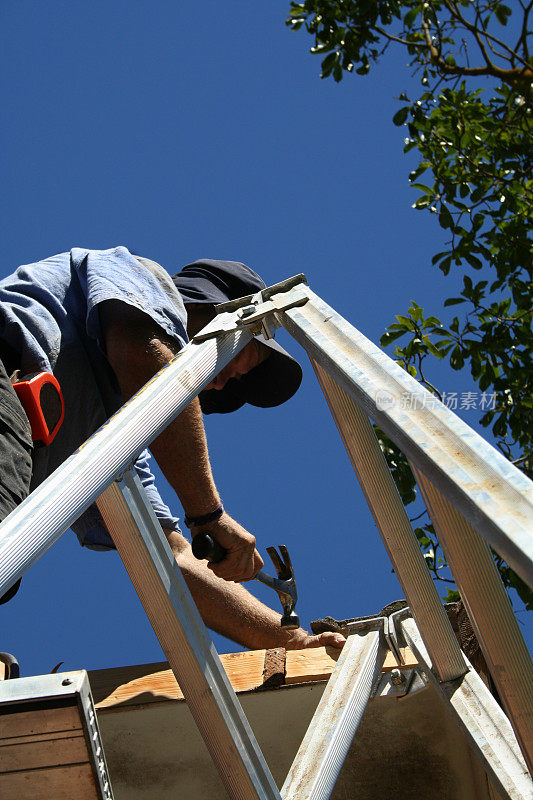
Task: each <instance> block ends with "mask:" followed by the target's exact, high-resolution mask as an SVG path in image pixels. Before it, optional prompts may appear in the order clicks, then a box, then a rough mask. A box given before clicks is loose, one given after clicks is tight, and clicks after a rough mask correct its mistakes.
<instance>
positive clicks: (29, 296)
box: [0, 247, 187, 548]
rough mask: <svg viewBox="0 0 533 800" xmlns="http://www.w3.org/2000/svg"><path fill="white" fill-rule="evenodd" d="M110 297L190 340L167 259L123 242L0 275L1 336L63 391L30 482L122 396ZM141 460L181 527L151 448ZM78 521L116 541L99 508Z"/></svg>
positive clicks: (87, 537)
mask: <svg viewBox="0 0 533 800" xmlns="http://www.w3.org/2000/svg"><path fill="white" fill-rule="evenodd" d="M106 300H119V301H121V302H123V303H127V304H129V305H131V306H133V307H135V308H137V309H138V310H139V311H142V312H144V313H145V314H147V315H148V316H149V317H150V318H151V319H153V320H154V322H156V323H157V324H158V325H159V326H160V327H161V328H163V330H165V331H166V333H168V334H169V335H170V336H171V337H172V338H173V339H175V340H176V342H177V343H178V344H179V346H183V345H184V344H185V343H186V342H187V333H186V319H187V315H186V311H185V307H184V305H183V301H182V299H181V297H180V295H179V293H178V292H177V290H176V288H175V286H174V284H173V283H172V280H171V279H170V277H169V276H168V274H167V273H166V272H165V270H163V269H162V267H160V266H159V265H157V264H155V263H154V262H147V261H146V260H145V259H142V263H141V261H139V260H138V259H137V258H135V257H134V256H133V255H132V254H131V253H130V252H129V251H128V250H127V249H126V248H125V247H117V248H114V249H111V250H87V249H83V248H74V249H73V250H71V251H70V253H61V254H59V255H55V256H51V257H50V258H47V259H45V260H44V261H39V262H36V263H34V264H27V265H25V266H22V267H19V269H18V270H17V271H16V272H15V273H14V274H13V275H11V276H9V277H8V278H5V279H3V280H2V281H0V339H2V340H3V341H4V342H6V343H7V344H8V345H10V346H11V347H12V348H13V350H14V351H15V352H16V353H17V354H19V356H20V363H19V366H20V369H21V375H22V376H24V375H27V374H30V373H32V372H40V371H47V372H53V373H54V375H55V376H56V378H57V379H58V381H59V383H60V385H61V389H62V392H63V396H64V399H65V420H64V422H63V425H62V427H61V428H60V430H59V432H58V434H57V436H56V438H55V439H54V441H53V442H52V444H51V445H49V446H48V447H46V448H41V449H39V450H36V451H35V454H34V473H33V479H32V488H34V487H35V486H37V485H38V484H39V483H40V482H41V481H42V480H44V478H45V477H47V476H48V475H49V474H50V473H51V472H52V471H53V470H54V469H56V467H58V466H59V464H61V463H62V462H63V461H64V460H65V459H66V458H67V457H68V456H70V455H71V454H72V453H73V452H74V451H75V450H76V449H77V448H78V447H79V446H80V445H81V444H82V443H83V442H84V441H85V440H86V439H87V438H88V437H89V436H90V435H91V434H92V433H94V431H95V430H97V429H98V428H99V427H100V425H102V424H103V423H104V422H105V421H106V420H107V419H108V418H109V417H110V416H111V414H113V413H114V412H115V411H117V409H118V408H119V407H120V406H121V405H122V403H123V398H122V395H121V393H120V389H119V386H118V383H117V380H116V377H115V374H114V372H113V370H112V368H111V366H110V364H109V361H108V359H107V357H106V355H105V349H104V343H103V335H102V330H101V328H100V317H99V313H98V306H99V305H100V303H102V302H104V301H106ZM136 467H137V470H138V472H139V475H140V477H141V480H142V481H143V483H144V485H145V488H146V489H147V491H148V493H149V496H150V500H151V502H152V505H153V506H154V510H155V511H156V514H157V516H158V518H159V520H160V521H161V523H162V524H163V525H165V526H166V527H174V528H177V519H176V518H175V517H174V516H172V514H171V513H170V510H169V509H168V507H167V506H165V504H164V503H163V501H162V500H161V498H160V496H159V493H158V492H157V489H156V488H155V485H154V479H153V476H152V474H151V472H150V469H149V466H148V454H147V453H146V451H145V452H144V453H142V454H140V460H139V461H138V463H137V464H136ZM76 528H77V531H76V532H77V533H78V536H79V538H80V541H81V542H82V544H85V545H87V546H96V547H104V548H105V547H110V546H113V545H112V542H111V540H110V538H109V535H108V534H107V532H106V531H105V530H104V529H103V528H102V525H101V518H100V517H99V514H98V513H97V512H96V511H95V510H94V509H91V510H90V511H89V513H88V514H87V515H85V519H84V520H83V519H82V520H80V521H79V523H77V525H76Z"/></svg>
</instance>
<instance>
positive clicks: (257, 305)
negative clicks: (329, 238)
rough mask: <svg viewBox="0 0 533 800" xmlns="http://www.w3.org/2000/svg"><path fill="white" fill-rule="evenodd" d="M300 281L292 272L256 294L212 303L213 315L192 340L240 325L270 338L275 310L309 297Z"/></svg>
mask: <svg viewBox="0 0 533 800" xmlns="http://www.w3.org/2000/svg"><path fill="white" fill-rule="evenodd" d="M304 282H305V276H304V275H296V276H295V277H294V278H288V279H287V281H282V283H279V284H275V285H274V286H269V287H267V288H266V289H263V290H262V291H260V292H257V294H254V295H249V296H248V297H241V298H239V299H238V300H232V301H231V302H229V303H221V304H220V305H219V306H216V311H217V316H216V317H215V318H214V319H213V320H212V321H211V322H210V323H209V324H208V325H206V326H205V328H202V330H201V331H199V332H198V333H197V334H196V336H195V337H194V338H193V340H192V341H193V342H198V343H199V342H205V341H206V340H207V339H214V338H216V337H217V336H220V335H221V334H223V333H230V332H231V331H235V330H242V328H249V329H250V331H251V332H252V333H254V334H259V333H262V334H263V335H264V336H265V338H266V339H272V338H273V336H274V334H273V331H274V330H275V329H276V328H278V327H279V326H280V323H279V322H278V321H277V320H276V319H275V317H274V314H275V312H277V311H287V310H288V309H290V308H297V307H298V306H303V305H305V303H307V302H308V300H309V297H308V295H307V294H306V293H305V292H304V291H303V285H304Z"/></svg>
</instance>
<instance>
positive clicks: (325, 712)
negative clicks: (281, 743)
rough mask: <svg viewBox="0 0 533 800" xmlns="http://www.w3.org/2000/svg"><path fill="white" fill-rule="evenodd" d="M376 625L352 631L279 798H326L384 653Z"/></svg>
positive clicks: (304, 799)
mask: <svg viewBox="0 0 533 800" xmlns="http://www.w3.org/2000/svg"><path fill="white" fill-rule="evenodd" d="M381 636H382V633H381V631H380V630H374V631H370V632H368V633H365V634H364V635H360V634H358V633H353V634H351V635H350V636H348V639H347V640H346V644H345V645H344V647H343V649H342V653H341V655H340V657H339V660H338V661H337V664H336V666H335V669H334V670H333V673H332V675H331V677H330V679H329V681H328V684H327V686H326V689H325V690H324V694H323V695H322V697H321V699H320V702H319V704H318V706H317V708H316V711H315V713H314V715H313V718H312V720H311V722H310V724H309V727H308V729H307V732H306V734H305V736H304V738H303V740H302V743H301V745H300V747H299V749H298V752H297V754H296V757H295V759H294V762H293V764H292V766H291V768H290V770H289V773H288V775H287V778H286V779H285V782H284V784H283V786H282V789H281V796H282V798H284V800H327V798H329V797H330V795H331V792H332V791H333V788H334V786H335V783H336V781H337V778H338V776H339V773H340V771H341V768H342V765H343V764H344V761H345V759H346V756H347V754H348V751H349V749H350V746H351V744H352V741H353V738H354V736H355V733H356V731H357V729H358V727H359V724H360V722H361V719H362V718H363V714H364V711H365V708H366V706H367V704H368V701H369V700H370V697H371V694H372V689H373V687H374V685H375V682H376V680H377V679H379V676H380V672H381V667H382V665H383V661H384V658H385V650H386V649H385V647H384V645H383V643H382V641H381Z"/></svg>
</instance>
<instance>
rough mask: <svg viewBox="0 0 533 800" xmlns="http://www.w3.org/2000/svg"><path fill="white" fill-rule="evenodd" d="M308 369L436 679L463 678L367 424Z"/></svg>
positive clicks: (328, 381)
mask: <svg viewBox="0 0 533 800" xmlns="http://www.w3.org/2000/svg"><path fill="white" fill-rule="evenodd" d="M311 363H312V365H313V368H314V369H315V372H316V374H317V378H318V380H319V383H320V385H321V387H322V390H323V392H324V394H325V396H326V400H327V402H328V405H329V407H330V410H331V413H332V415H333V418H334V420H335V423H336V425H337V428H338V430H339V433H340V435H341V438H342V440H343V442H344V446H345V447H346V450H347V452H348V455H349V457H350V461H351V462H352V466H353V468H354V471H355V473H356V475H357V478H358V480H359V483H360V484H361V488H362V490H363V493H364V495H365V497H366V500H367V502H368V505H369V506H370V510H371V512H372V515H373V517H374V520H375V523H376V526H377V528H378V530H379V532H380V534H381V538H382V539H383V544H384V545H385V548H386V550H387V552H388V554H389V557H390V559H391V562H392V565H393V567H394V571H395V573H396V577H397V578H398V580H399V582H400V585H401V587H402V589H403V592H404V594H405V597H406V598H407V602H408V604H409V607H410V608H411V610H412V612H413V615H414V617H415V619H416V620H417V624H418V627H419V629H420V630H421V631H423V636H424V642H425V645H426V647H427V649H428V651H429V653H430V654H431V658H432V661H433V664H434V665H435V668H436V670H437V672H438V674H439V677H440V678H441V680H450V679H451V678H457V677H458V676H459V675H463V674H464V672H465V665H464V659H463V656H462V653H461V649H460V647H459V643H458V641H457V639H456V637H455V634H454V632H453V630H452V626H451V624H450V622H449V620H448V616H447V614H446V611H445V610H444V608H443V605H442V601H441V599H440V597H439V594H438V592H437V589H436V587H435V584H434V582H433V579H432V577H431V574H430V572H429V570H428V568H427V565H426V563H425V560H424V556H423V555H422V551H421V550H420V545H419V544H418V541H417V539H416V536H415V534H414V532H413V529H412V526H411V523H410V522H409V518H408V516H407V512H406V510H405V508H404V506H403V503H402V501H401V499H400V496H399V494H398V490H397V488H396V485H395V483H394V480H393V478H392V475H391V474H390V471H389V468H388V466H387V462H386V461H385V457H384V455H383V453H382V452H381V448H380V446H379V443H378V440H377V437H376V434H375V433H374V429H373V428H372V425H371V423H370V420H369V419H368V417H367V416H366V414H365V413H364V411H362V410H361V409H360V408H359V406H358V405H357V403H355V402H354V400H353V399H352V398H351V397H350V396H349V395H347V394H346V392H345V391H344V389H342V388H341V387H340V386H339V385H338V384H337V383H336V382H335V381H334V380H333V378H332V377H331V376H330V375H329V374H328V373H327V372H326V370H325V369H323V368H322V367H321V366H320V365H319V364H317V363H316V362H315V361H313V360H311Z"/></svg>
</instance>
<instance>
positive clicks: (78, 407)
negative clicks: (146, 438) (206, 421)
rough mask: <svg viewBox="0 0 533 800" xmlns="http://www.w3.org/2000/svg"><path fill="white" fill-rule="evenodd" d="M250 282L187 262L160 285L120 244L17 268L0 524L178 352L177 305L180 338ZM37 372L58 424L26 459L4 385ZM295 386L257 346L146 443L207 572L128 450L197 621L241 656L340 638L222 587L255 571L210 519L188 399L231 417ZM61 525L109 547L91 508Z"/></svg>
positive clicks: (250, 548) (143, 462)
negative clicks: (61, 407) (210, 543)
mask: <svg viewBox="0 0 533 800" xmlns="http://www.w3.org/2000/svg"><path fill="white" fill-rule="evenodd" d="M263 286H264V284H263V282H262V281H261V279H260V278H259V276H257V275H256V274H255V273H254V272H252V270H249V269H248V268H247V267H245V266H244V265H242V264H236V263H235V262H216V261H204V262H197V263H196V264H192V265H189V266H188V267H186V268H185V269H184V270H183V271H182V272H181V273H180V274H178V275H176V276H174V283H173V282H172V281H171V279H170V278H169V276H168V275H167V273H166V272H165V271H164V270H163V268H162V267H160V266H159V265H158V264H156V263H155V262H152V261H149V260H147V259H144V258H139V257H135V256H133V255H132V254H131V253H130V252H129V251H128V250H127V249H126V248H124V247H118V248H114V249H112V250H105V251H94V250H86V249H82V248H75V249H73V250H71V251H70V253H62V254H59V255H57V256H52V257H51V258H48V259H45V260H44V261H40V262H38V263H35V264H30V265H27V266H24V267H20V268H19V269H18V270H17V271H16V272H15V273H14V275H12V276H10V277H8V278H5V279H4V280H2V281H0V357H1V361H2V365H3V369H1V365H0V401H1V402H2V409H1V410H0V448H1V453H0V463H1V465H2V475H1V480H0V519H3V518H4V517H5V516H6V515H7V514H8V513H9V512H10V511H11V510H12V509H13V508H14V507H15V506H16V505H18V503H20V502H21V501H22V500H23V499H24V497H25V496H26V495H27V493H28V491H30V490H31V489H33V488H34V487H35V486H37V485H38V484H39V483H40V482H41V481H42V480H44V478H45V477H47V475H49V474H50V473H51V472H52V471H53V470H54V469H55V468H56V467H57V466H58V465H59V464H60V463H62V462H63V461H64V460H65V459H66V458H67V457H68V456H69V455H70V454H71V453H72V452H74V450H75V449H76V448H77V447H79V446H80V445H81V444H82V443H83V442H84V441H85V440H86V439H87V438H88V436H90V435H91V434H92V433H94V431H95V430H96V429H97V428H98V427H99V426H100V425H102V424H103V423H104V422H105V421H106V419H108V418H109V416H110V415H111V414H113V413H114V412H115V411H116V410H117V409H118V408H119V407H120V406H121V405H122V403H123V402H125V401H126V400H128V399H129V398H130V397H131V396H132V395H133V394H134V393H135V392H136V391H138V390H139V389H140V388H141V387H142V386H143V385H144V384H145V383H146V382H147V381H148V380H149V379H150V378H151V377H152V376H153V375H154V374H155V373H156V372H157V371H158V370H159V369H161V368H162V367H163V366H165V364H167V363H168V362H169V361H170V359H171V358H173V356H174V355H175V354H176V353H177V352H179V350H180V349H181V348H182V347H183V346H184V345H185V343H186V342H187V338H188V335H187V330H186V328H187V314H186V311H185V306H184V301H185V303H187V307H188V308H189V311H190V315H189V321H188V325H189V333H190V334H191V335H193V334H194V333H195V332H196V331H197V330H199V329H200V328H201V327H203V324H204V323H205V321H207V318H209V317H212V316H213V315H214V305H215V303H217V302H223V301H224V300H228V299H233V298H235V297H239V296H243V295H245V294H250V293H251V292H255V291H257V290H258V289H260V288H262V287H263ZM176 287H177V289H179V292H178V291H177V289H176ZM41 371H45V372H52V373H53V374H54V375H55V377H56V378H57V379H58V381H59V383H60V385H61V388H62V391H63V395H64V399H65V409H66V410H65V420H64V422H63V425H62V426H61V428H60V429H59V432H58V433H57V435H56V437H55V439H54V440H53V441H52V442H51V444H49V445H48V446H47V447H46V448H38V449H37V448H36V449H34V450H32V449H31V437H30V431H29V428H28V421H27V418H26V416H25V413H24V410H23V409H22V407H21V405H20V403H19V402H18V399H17V397H16V395H15V394H14V392H13V390H12V387H11V382H10V376H12V375H14V374H18V375H19V376H21V377H23V376H25V375H27V374H30V373H35V372H41ZM273 377H274V378H275V380H273ZM300 380H301V370H300V367H299V365H298V364H297V363H296V362H295V361H294V360H293V359H291V358H290V356H289V355H288V354H287V353H285V351H283V349H282V348H280V347H279V346H278V345H277V344H274V343H270V342H269V343H266V342H264V341H260V340H259V338H258V339H257V340H254V341H253V342H251V343H250V344H249V345H248V346H247V347H246V348H244V350H243V351H242V352H241V353H240V354H239V355H238V356H236V358H235V359H234V360H233V361H232V362H231V364H229V365H228V366H227V367H226V368H225V369H224V370H222V372H221V374H220V375H219V376H217V377H216V378H215V379H214V380H213V381H212V383H211V384H210V385H209V387H207V390H206V391H205V393H202V397H201V401H198V399H195V400H194V401H192V402H191V403H190V404H189V406H188V407H187V408H186V409H185V410H184V411H183V412H182V413H181V414H180V415H179V416H178V417H177V418H176V420H174V422H172V423H171V424H170V425H169V426H168V427H167V428H166V430H165V431H164V432H163V433H162V434H161V435H160V436H159V437H158V438H157V439H156V440H155V441H154V442H153V443H152V445H151V450H152V452H153V454H154V456H155V458H156V459H157V461H158V463H159V465H160V467H161V469H162V471H163V473H164V474H165V476H166V478H167V480H168V481H169V483H170V485H171V486H172V487H173V489H174V490H175V492H176V494H177V495H178V497H179V499H180V501H181V504H182V507H183V509H184V512H185V520H186V522H187V524H188V525H189V527H190V528H191V532H192V535H193V536H194V535H195V534H196V533H198V532H199V531H200V530H201V531H207V532H209V533H210V535H211V536H212V537H213V538H214V539H215V540H216V541H218V542H219V544H221V545H222V546H223V547H224V549H225V550H226V551H227V556H226V558H225V559H224V560H223V561H222V562H220V563H219V564H216V565H215V564H212V565H210V569H208V568H207V567H206V565H205V564H204V563H200V562H197V561H196V560H195V559H194V558H193V557H192V554H191V551H190V546H189V544H188V543H187V542H186V540H185V539H184V538H183V537H182V536H181V533H180V532H179V526H178V521H177V519H176V518H175V517H174V516H173V515H172V513H171V512H170V510H169V509H168V507H167V506H165V504H164V503H163V502H162V500H161V498H160V496H159V494H158V492H157V489H156V488H155V484H154V480H153V476H152V475H151V472H150V469H149V466H148V454H147V453H143V454H141V456H140V458H139V460H138V462H137V464H136V467H137V470H138V472H139V475H140V477H141V480H142V482H143V484H144V486H145V488H146V490H147V492H148V495H149V497H150V501H151V503H152V505H153V507H154V510H155V513H156V515H157V516H158V518H159V521H160V523H161V525H162V527H163V529H164V531H165V534H166V535H167V538H168V540H169V543H170V545H171V547H172V550H173V552H174V554H175V557H176V559H177V561H178V563H179V565H180V567H181V569H182V571H183V573H184V576H185V578H186V580H187V582H188V584H189V587H190V589H191V591H192V594H193V596H194V598H195V600H196V602H197V605H198V607H199V610H200V613H201V614H202V616H203V617H204V620H205V621H206V624H207V625H209V627H212V628H214V629H215V630H217V631H218V632H220V633H222V634H224V635H226V636H229V637H230V638H232V639H234V640H235V641H238V642H240V643H242V644H244V645H246V646H248V647H274V646H286V647H308V646H318V645H320V644H333V645H337V646H342V637H339V636H338V635H337V634H322V635H321V636H319V637H312V636H310V635H309V634H307V632H306V631H304V630H303V629H301V628H300V629H299V630H297V631H292V632H291V631H284V630H281V629H280V627H279V615H278V614H276V613H275V612H273V611H272V610H271V609H269V608H267V607H266V606H264V605H263V604H261V603H259V601H257V600H256V599H255V598H254V597H253V596H252V595H250V594H249V593H248V592H247V591H246V590H245V589H244V588H243V587H242V586H240V585H238V584H237V583H230V582H233V581H242V580H248V579H250V578H252V577H253V576H254V575H255V574H256V573H257V571H258V570H259V569H260V568H261V566H262V564H263V562H262V559H261V557H260V555H259V553H258V552H257V550H256V549H255V539H254V537H253V536H252V535H251V534H250V533H249V532H248V531H246V530H245V529H244V528H243V527H242V526H241V525H240V524H239V523H238V522H237V521H236V520H234V519H233V518H232V517H230V516H229V514H227V512H225V511H224V509H223V506H222V503H221V498H220V496H219V493H218V491H217V488H216V485H215V482H214V479H213V475H212V471H211V465H210V463H209V456H208V452H207V444H206V439H205V433H204V429H203V421H202V416H201V409H200V402H202V405H203V407H204V411H205V413H212V412H221V413H224V412H228V411H233V410H235V409H236V408H239V407H240V406H241V405H243V403H244V402H251V403H252V404H254V405H259V406H261V405H277V404H279V403H281V402H284V401H285V400H287V399H288V398H289V397H290V396H292V394H294V392H295V391H296V390H297V388H298V386H299V383H300ZM73 527H74V529H75V531H76V533H77V535H78V537H79V539H80V542H81V543H82V545H84V546H88V547H92V548H96V549H112V548H114V545H113V542H112V541H111V539H110V537H109V534H108V533H107V531H106V530H105V526H103V522H102V520H101V518H100V517H99V515H98V513H97V511H96V510H95V509H94V508H92V509H90V510H89V512H88V514H86V515H84V517H83V518H82V519H81V520H79V521H78V523H77V524H76V525H75V526H73ZM17 588H18V587H17V586H16V585H15V587H12V589H11V590H10V591H9V592H8V593H7V595H4V598H2V600H3V601H4V602H5V601H6V600H7V599H10V597H11V596H13V594H14V593H15V592H16V589H17Z"/></svg>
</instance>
